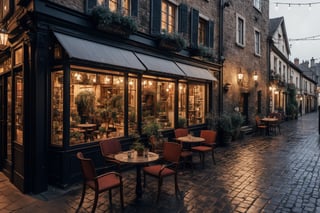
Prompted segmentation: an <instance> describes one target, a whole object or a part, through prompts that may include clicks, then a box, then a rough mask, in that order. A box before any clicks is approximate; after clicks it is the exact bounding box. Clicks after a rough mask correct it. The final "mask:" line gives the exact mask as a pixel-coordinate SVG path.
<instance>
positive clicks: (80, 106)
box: [75, 90, 95, 116]
mask: <svg viewBox="0 0 320 213" xmlns="http://www.w3.org/2000/svg"><path fill="white" fill-rule="evenodd" d="M94 102H95V95H94V93H93V92H90V91H87V90H85V91H82V92H80V93H79V94H78V95H77V96H76V100H75V103H76V105H77V110H78V113H79V115H80V116H83V115H89V114H91V113H93V112H94Z"/></svg>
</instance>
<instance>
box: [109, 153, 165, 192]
mask: <svg viewBox="0 0 320 213" xmlns="http://www.w3.org/2000/svg"><path fill="white" fill-rule="evenodd" d="M128 152H132V154H131V157H128ZM114 158H115V159H116V160H118V161H120V162H123V163H128V164H133V165H135V167H136V171H137V174H136V195H137V197H138V198H141V196H142V185H141V167H142V165H144V164H147V163H151V162H154V161H156V160H158V159H159V155H158V154H156V153H153V152H148V155H147V156H138V155H137V152H136V151H127V152H121V153H119V154H116V155H115V156H114Z"/></svg>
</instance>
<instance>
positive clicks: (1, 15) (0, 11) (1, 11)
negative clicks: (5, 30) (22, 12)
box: [0, 0, 12, 20]
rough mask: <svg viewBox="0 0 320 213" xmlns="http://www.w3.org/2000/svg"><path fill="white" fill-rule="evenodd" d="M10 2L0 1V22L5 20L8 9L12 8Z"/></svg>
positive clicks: (7, 0)
mask: <svg viewBox="0 0 320 213" xmlns="http://www.w3.org/2000/svg"><path fill="white" fill-rule="evenodd" d="M10 4H12V3H11V1H9V0H0V20H3V19H5V18H6V17H7V16H8V14H9V12H10V7H12V5H10Z"/></svg>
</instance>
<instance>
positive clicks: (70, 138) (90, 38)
mask: <svg viewBox="0 0 320 213" xmlns="http://www.w3.org/2000/svg"><path fill="white" fill-rule="evenodd" d="M0 2H1V3H2V5H1V7H2V11H1V17H0V20H1V22H0V23H1V26H2V29H3V30H2V31H1V32H2V34H1V36H2V37H1V39H2V38H4V39H5V37H6V36H8V42H6V43H3V44H2V45H1V50H0V102H1V108H0V118H1V123H0V131H1V136H0V146H1V149H0V151H1V155H0V169H1V171H2V172H4V173H5V174H6V175H7V176H8V177H9V178H10V180H11V182H12V183H13V184H14V185H15V186H16V187H17V188H19V189H20V190H21V191H22V192H25V193H29V192H32V193H39V192H42V191H46V190H47V187H48V185H50V184H52V185H56V186H61V187H67V186H68V185H70V184H72V183H75V182H76V181H79V180H80V178H81V173H80V166H79V162H78V160H77V159H76V156H75V154H76V153H77V152H78V151H81V152H83V153H84V154H85V155H86V156H88V157H91V158H93V159H94V161H95V163H96V166H97V167H98V168H99V167H103V165H104V161H103V159H102V157H101V154H100V149H99V144H98V143H99V141H101V140H105V139H107V138H118V139H119V140H120V141H121V143H122V147H123V148H124V149H128V148H129V147H130V144H131V143H132V137H131V135H134V134H139V135H141V134H142V129H143V125H145V124H146V123H147V122H149V121H155V122H157V123H158V124H159V126H160V127H161V128H160V129H161V131H162V133H163V135H164V136H165V137H169V138H170V137H171V135H170V134H171V133H172V132H173V129H174V128H177V127H178V126H180V125H181V122H182V123H183V124H184V125H186V126H187V127H188V128H189V129H192V130H194V131H198V130H200V129H203V128H206V124H205V121H206V114H207V113H208V112H217V111H218V107H219V103H218V101H219V98H220V97H219V88H220V86H219V82H220V81H219V78H220V69H221V64H219V63H218V60H217V58H216V57H215V54H211V55H210V54H209V52H210V51H211V52H212V53H215V51H216V48H217V47H218V35H217V34H218V33H216V32H218V29H217V25H215V24H214V21H216V20H217V18H215V17H212V15H210V14H217V13H215V12H216V11H215V10H217V8H216V6H214V4H213V2H211V1H210V2H208V1H203V2H201V4H204V5H202V6H198V7H196V5H194V4H197V3H193V2H191V3H190V4H182V3H179V1H164V0H162V1H161V0H152V1H137V0H131V1H130V0H126V1H111V0H110V1H105V2H104V1H103V2H102V1H85V3H83V1H70V2H69V1H58V0H56V1H31V0H29V1H28V0H16V1H9V0H4V1H0ZM138 2H139V3H138ZM68 4H70V5H68ZM192 4H193V5H192ZM96 5H100V6H104V7H107V8H109V10H110V11H111V12H113V13H114V14H116V12H117V11H118V12H119V11H121V14H122V16H124V15H128V16H131V17H133V20H134V21H135V22H136V23H137V29H136V30H132V29H131V31H129V32H128V31H126V30H125V31H123V30H121V29H117V27H116V25H114V26H113V27H111V28H113V31H110V29H105V28H104V26H102V27H101V26H97V20H94V19H93V18H94V17H93V16H92V15H91V11H93V7H94V6H96ZM1 7H0V8H1ZM194 8H204V9H203V11H202V10H199V9H194ZM110 11H109V12H110ZM98 12H101V11H98ZM98 15H99V14H98ZM114 16H115V15H114ZM95 18H96V17H95ZM98 21H99V20H98ZM99 23H100V25H101V23H102V22H99ZM182 23H183V24H182ZM98 25H99V24H98ZM117 25H120V24H119V23H118V24H117ZM164 29H165V30H166V32H165V31H161V30H164ZM161 32H163V33H161ZM171 32H172V33H173V32H179V34H180V35H183V39H184V41H185V42H186V45H185V46H177V47H174V49H172V47H173V46H174V44H172V43H166V39H165V38H164V37H162V36H163V34H164V33H171ZM200 46H201V47H202V46H204V47H205V50H206V51H208V50H209V52H206V54H203V53H202V54H199V53H198V54H197V53H196V52H197V50H200ZM198 52H199V51H198Z"/></svg>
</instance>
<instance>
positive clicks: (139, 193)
mask: <svg viewBox="0 0 320 213" xmlns="http://www.w3.org/2000/svg"><path fill="white" fill-rule="evenodd" d="M136 168H137V180H136V181H137V183H136V195H137V198H141V197H142V185H141V165H137V166H136Z"/></svg>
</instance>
